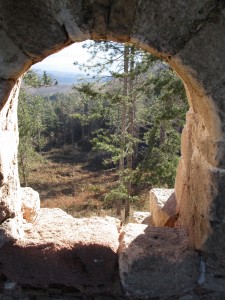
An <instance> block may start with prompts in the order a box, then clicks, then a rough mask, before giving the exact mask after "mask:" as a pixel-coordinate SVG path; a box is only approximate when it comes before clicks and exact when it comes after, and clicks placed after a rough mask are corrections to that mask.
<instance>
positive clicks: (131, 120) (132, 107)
mask: <svg viewBox="0 0 225 300" xmlns="http://www.w3.org/2000/svg"><path fill="white" fill-rule="evenodd" d="M134 51H135V50H134V47H133V46H131V47H130V57H129V65H130V70H129V71H130V76H129V85H128V89H129V91H128V95H129V106H128V107H129V109H128V124H129V126H128V129H127V131H128V133H129V135H130V137H131V138H132V139H133V138H134V122H135V97H134V86H133V74H132V72H133V71H134ZM131 144H132V146H131V149H128V155H127V171H128V172H129V173H131V172H132V168H133V152H134V147H133V143H132V142H131ZM129 175H130V174H129ZM126 189H127V199H126V202H125V220H126V219H127V218H128V217H129V215H130V197H131V180H128V181H127V182H126Z"/></svg>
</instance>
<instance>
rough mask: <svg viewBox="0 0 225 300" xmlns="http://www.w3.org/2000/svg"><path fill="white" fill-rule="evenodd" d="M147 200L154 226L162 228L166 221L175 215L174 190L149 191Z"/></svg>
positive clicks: (155, 189) (156, 189)
mask: <svg viewBox="0 0 225 300" xmlns="http://www.w3.org/2000/svg"><path fill="white" fill-rule="evenodd" d="M149 200H150V212H151V216H152V222H153V224H154V226H164V225H165V223H166V222H167V221H168V219H169V218H170V217H171V216H173V215H174V214H176V198H175V194H174V189H163V188H161V189H159V188H154V189H151V191H150V199H149Z"/></svg>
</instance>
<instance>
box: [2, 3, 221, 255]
mask: <svg viewBox="0 0 225 300" xmlns="http://www.w3.org/2000/svg"><path fill="white" fill-rule="evenodd" d="M86 39H104V40H113V41H118V42H130V43H134V44H136V45H137V46H140V47H142V48H143V49H145V50H147V51H149V52H152V53H153V54H155V55H157V56H159V57H161V58H163V59H164V60H166V61H167V62H168V63H169V64H170V65H171V66H172V67H173V68H174V70H175V71H176V72H177V73H178V75H179V76H180V77H181V79H182V80H183V82H184V85H185V88H186V91H187V95H188V100H189V104H190V110H189V112H188V114H187V123H186V126H185V128H184V131H183V135H182V145H181V151H182V158H181V160H180V163H179V167H178V171H177V178H176V185H175V193H176V198H177V203H178V206H177V210H178V212H179V216H180V217H179V224H180V226H182V227H183V228H184V229H185V230H186V231H187V232H188V235H189V239H190V241H191V242H192V245H193V246H194V247H195V248H196V249H198V250H199V251H201V252H202V253H204V255H205V256H208V257H209V258H210V257H212V256H211V255H214V257H216V258H218V259H220V258H221V257H223V256H224V250H225V242H224V239H223V238H221V236H224V232H225V228H224V216H225V204H224V193H225V185H224V176H225V171H224V164H225V160H224V150H225V145H224V142H225V139H224V131H225V125H224V124H225V106H224V94H225V87H224V80H225V73H224V69H225V55H224V53H225V4H224V2H223V1H220V0H219V1H215V0H209V1H206V0H199V1H192V0H174V1H167V0H162V1H160V2H159V1H144V0H141V1H140V0H113V1H109V0H82V1H81V0H73V1H72V0H62V1H54V0H50V1H45V0H40V1H36V0H24V1H14V0H7V1H5V0H0V40H1V43H0V223H1V229H0V230H1V231H0V232H1V234H0V241H1V244H3V243H4V242H5V241H6V240H7V239H10V238H11V239H12V238H13V239H15V238H16V239H18V238H22V237H23V229H22V227H21V226H22V225H21V224H22V210H21V199H20V198H21V196H20V191H19V189H20V186H19V179H18V171H17V158H16V155H17V145H18V132H17V120H16V105H17V104H16V102H17V96H18V90H19V81H18V78H19V77H20V76H21V75H22V74H23V73H24V72H25V71H26V70H27V69H28V68H29V67H30V66H31V65H32V64H34V63H36V62H38V61H40V60H42V59H43V58H45V57H47V56H48V55H50V54H52V53H55V52H57V51H59V50H60V49H62V48H64V47H66V46H68V45H70V44H71V43H73V42H77V41H83V40H86Z"/></svg>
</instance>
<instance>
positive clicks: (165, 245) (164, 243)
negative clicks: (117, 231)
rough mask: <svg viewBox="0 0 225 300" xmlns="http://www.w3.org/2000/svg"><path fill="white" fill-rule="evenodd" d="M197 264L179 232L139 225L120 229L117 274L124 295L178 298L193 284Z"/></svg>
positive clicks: (183, 235)
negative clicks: (121, 231)
mask: <svg viewBox="0 0 225 300" xmlns="http://www.w3.org/2000/svg"><path fill="white" fill-rule="evenodd" d="M199 263H200V258H199V256H198V255H197V253H196V252H194V251H193V249H192V248H190V246H189V244H188V237H187V236H186V234H185V233H184V232H183V231H182V230H179V229H177V228H159V227H157V228H156V227H150V226H147V225H142V224H128V225H127V226H125V228H124V229H123V233H122V238H121V242H120V248H119V271H120V278H121V283H122V285H123V288H124V290H125V292H126V294H127V295H132V296H135V297H142V298H141V299H148V298H149V299H151V297H152V298H154V297H159V298H160V299H168V298H169V297H172V296H178V295H181V294H182V292H184V291H187V290H189V289H193V288H194V287H195V285H196V284H197V280H198V276H199ZM171 299H172V298H171Z"/></svg>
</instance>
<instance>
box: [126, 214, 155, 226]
mask: <svg viewBox="0 0 225 300" xmlns="http://www.w3.org/2000/svg"><path fill="white" fill-rule="evenodd" d="M129 222H130V223H137V224H151V214H150V213H149V212H147V211H134V212H133V214H132V216H131V218H130V220H129Z"/></svg>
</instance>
